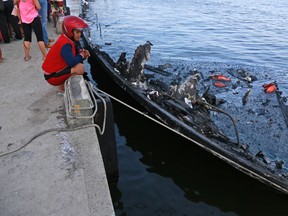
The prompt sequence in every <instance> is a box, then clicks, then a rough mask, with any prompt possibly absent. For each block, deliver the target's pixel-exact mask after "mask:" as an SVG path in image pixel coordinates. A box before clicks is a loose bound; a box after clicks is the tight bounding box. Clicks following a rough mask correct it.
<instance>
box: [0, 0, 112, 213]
mask: <svg viewBox="0 0 288 216" xmlns="http://www.w3.org/2000/svg"><path fill="white" fill-rule="evenodd" d="M66 4H67V6H68V7H70V11H71V14H73V15H77V16H78V15H79V5H80V2H79V0H77V1H73V0H69V1H66ZM47 28H48V33H49V37H50V38H54V39H55V40H56V39H57V38H58V36H59V35H58V34H57V33H56V31H55V28H54V27H53V24H52V23H48V26H47ZM0 47H1V49H2V51H3V57H4V58H5V61H4V62H3V63H0V75H1V79H0V95H1V103H0V155H2V154H5V153H6V152H10V151H13V150H16V149H18V148H21V146H23V145H25V144H26V143H27V142H28V141H29V140H30V139H31V138H32V137H34V136H37V135H39V136H37V138H35V139H34V140H33V141H31V142H30V143H29V144H28V145H26V146H25V147H24V148H22V149H21V150H19V151H16V152H15V153H12V154H8V155H6V156H3V157H1V156H0V164H1V169H0V176H1V178H0V191H1V193H0V215H1V216H12V215H13V216H14V215H20V216H40V215H53V216H58V215H59V216H66V215H67V216H74V215H75V216H86V215H91V216H94V215H96V216H101V215H105V216H106V215H115V212H114V209H113V204H112V200H111V197H110V192H109V187H108V182H107V177H106V173H105V169H104V164H103V160H102V156H101V153H100V147H99V143H98V138H97V135H96V132H95V128H93V127H89V128H86V129H81V130H75V131H65V132H57V131H53V132H47V133H43V134H42V132H43V131H46V130H49V129H53V128H56V129H57V128H65V127H67V125H66V120H65V118H66V117H65V109H64V100H63V95H62V94H61V93H59V89H58V88H57V87H54V86H51V85H49V84H48V83H47V82H46V81H45V79H44V77H43V71H42V69H41V65H42V62H43V61H42V56H41V52H40V50H39V48H38V45H37V42H36V38H35V34H34V33H33V37H32V43H31V51H30V55H31V56H32V58H31V60H30V61H27V62H26V61H24V50H23V41H16V40H12V41H11V42H10V43H9V44H2V43H1V44H0ZM40 134H41V135H40Z"/></svg>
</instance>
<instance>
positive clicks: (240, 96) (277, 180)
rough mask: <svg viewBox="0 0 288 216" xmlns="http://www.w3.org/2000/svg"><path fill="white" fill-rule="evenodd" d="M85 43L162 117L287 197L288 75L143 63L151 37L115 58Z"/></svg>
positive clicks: (119, 80)
mask: <svg viewBox="0 0 288 216" xmlns="http://www.w3.org/2000/svg"><path fill="white" fill-rule="evenodd" d="M83 40H84V43H85V45H86V46H87V47H88V48H89V50H90V53H91V57H92V58H93V60H95V61H96V62H97V63H99V64H100V65H101V67H102V68H103V69H104V70H105V72H106V73H107V74H109V76H110V77H111V78H112V79H113V80H114V81H115V82H116V83H117V84H118V85H119V86H120V87H121V88H123V89H124V90H125V91H126V92H128V93H129V94H130V95H131V97H132V98H134V99H135V100H136V101H137V102H138V103H139V104H141V105H142V106H143V107H145V108H146V109H147V110H148V111H149V112H150V113H152V114H153V115H154V116H155V117H156V118H158V119H159V120H161V122H163V123H164V124H165V125H167V126H168V127H169V128H171V129H173V130H174V131H175V132H177V133H178V134H181V135H182V136H184V137H186V138H187V139H190V140H193V141H195V142H194V143H196V144H198V145H199V146H200V147H201V148H203V149H205V150H207V151H208V152H210V153H212V154H213V155H215V156H217V157H218V158H220V159H222V160H224V161H225V162H227V163H228V164H230V165H232V166H233V167H235V168H236V169H238V170H240V171H242V172H244V173H246V174H248V175H249V176H251V177H253V178H255V179H257V180H259V181H260V182H262V183H265V184H267V185H269V186H271V187H273V188H274V189H277V190H278V191H280V192H283V193H286V194H288V170H287V162H288V157H287V156H288V145H287V140H288V139H287V138H288V130H287V125H288V124H287V123H288V107H287V105H286V102H287V99H286V95H287V94H288V89H287V88H285V84H286V83H283V76H284V73H281V72H279V73H278V74H276V73H274V72H273V73H274V74H273V75H272V74H270V75H271V77H269V73H268V72H269V71H265V69H264V70H263V71H260V72H259V71H257V70H253V69H251V68H248V69H247V68H244V67H240V66H239V67H231V66H230V65H227V64H225V65H221V64H220V65H214V64H212V65H205V64H203V63H193V64H191V65H189V66H187V65H184V64H179V65H177V66H175V65H171V64H162V65H157V66H151V65H148V64H146V62H147V61H148V60H149V55H150V50H151V46H152V44H151V43H150V42H146V43H145V44H143V45H140V46H139V47H137V49H136V50H135V54H134V57H133V59H132V60H131V61H130V60H127V59H126V55H125V53H122V54H121V55H120V57H119V59H118V60H117V61H115V60H113V59H112V58H111V57H110V56H109V55H108V54H107V53H105V52H103V51H101V49H100V48H99V47H97V46H94V45H91V44H89V40H88V39H87V36H86V37H85V35H84V38H83ZM215 64H216V63H215ZM215 68H217V69H215ZM182 71H186V73H185V74H183V73H181V72H182ZM267 73H268V75H267ZM271 80H273V81H271Z"/></svg>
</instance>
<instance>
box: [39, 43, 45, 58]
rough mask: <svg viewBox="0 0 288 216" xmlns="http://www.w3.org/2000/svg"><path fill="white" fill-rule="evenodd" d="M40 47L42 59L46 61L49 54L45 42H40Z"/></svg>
mask: <svg viewBox="0 0 288 216" xmlns="http://www.w3.org/2000/svg"><path fill="white" fill-rule="evenodd" d="M38 46H39V49H40V51H41V53H42V59H43V60H44V59H45V58H46V54H47V51H46V48H45V43H44V41H39V42H38Z"/></svg>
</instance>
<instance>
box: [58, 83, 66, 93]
mask: <svg viewBox="0 0 288 216" xmlns="http://www.w3.org/2000/svg"><path fill="white" fill-rule="evenodd" d="M59 89H60V92H62V93H64V91H65V87H64V84H63V85H60V86H59Z"/></svg>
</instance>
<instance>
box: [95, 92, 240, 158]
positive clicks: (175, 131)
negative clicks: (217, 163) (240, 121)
mask: <svg viewBox="0 0 288 216" xmlns="http://www.w3.org/2000/svg"><path fill="white" fill-rule="evenodd" d="M97 90H98V91H99V92H102V93H103V94H106V95H107V96H109V97H110V98H112V99H113V100H115V101H117V102H118V103H120V104H122V105H124V106H126V107H128V108H129V109H131V110H133V111H135V112H137V113H138V114H140V115H143V116H145V117H146V118H148V119H150V120H152V121H154V122H156V123H157V124H159V125H161V126H163V127H165V128H167V129H169V130H170V131H173V132H174V133H176V134H178V135H180V136H182V137H184V138H186V139H188V140H190V141H192V142H194V143H196V144H197V145H199V146H202V147H203V148H205V149H207V147H205V146H204V145H203V144H201V143H199V142H197V141H196V140H194V139H192V138H190V137H188V136H186V135H184V134H182V133H180V132H179V131H177V130H175V129H173V128H171V127H169V126H167V125H166V124H164V123H162V122H161V121H158V120H156V119H155V118H152V117H151V116H149V115H147V114H145V113H144V112H141V111H140V110H137V109H135V108H134V107H132V106H130V105H128V104H126V103H124V102H123V101H121V100H119V99H117V98H115V97H113V96H112V95H110V94H108V93H107V92H105V91H103V90H101V89H99V88H98V89H97ZM207 104H208V103H207ZM208 105H209V106H211V105H210V104H208ZM219 110H220V109H219ZM222 113H224V114H227V113H225V112H224V111H222ZM227 115H228V116H229V117H230V118H231V119H232V122H233V124H234V125H235V121H234V119H233V118H232V117H231V116H230V115H229V114H227ZM235 128H236V125H235ZM235 130H236V134H237V140H238V144H239V145H240V142H239V135H238V131H237V128H236V129H235ZM214 154H217V155H219V154H218V153H216V152H214ZM219 156H220V157H223V156H222V155H219Z"/></svg>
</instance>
